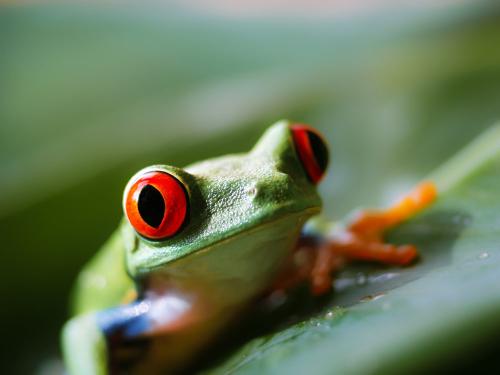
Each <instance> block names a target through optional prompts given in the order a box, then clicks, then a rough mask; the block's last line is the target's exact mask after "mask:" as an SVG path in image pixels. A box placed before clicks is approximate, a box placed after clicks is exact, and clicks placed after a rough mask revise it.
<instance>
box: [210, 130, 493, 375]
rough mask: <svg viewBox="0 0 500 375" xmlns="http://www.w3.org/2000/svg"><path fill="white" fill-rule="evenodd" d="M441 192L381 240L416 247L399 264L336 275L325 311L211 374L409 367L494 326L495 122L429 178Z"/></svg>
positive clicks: (450, 352)
mask: <svg viewBox="0 0 500 375" xmlns="http://www.w3.org/2000/svg"><path fill="white" fill-rule="evenodd" d="M433 179H434V181H436V183H437V184H438V186H440V188H441V190H442V191H443V192H442V194H441V195H440V197H439V199H438V201H437V202H436V203H435V204H434V205H433V206H432V207H431V208H430V209H429V210H427V211H426V212H425V213H423V214H421V215H419V216H418V217H416V218H414V219H412V220H410V221H409V222H407V223H406V224H404V225H403V226H401V227H400V228H398V229H397V230H395V231H394V232H393V233H391V235H390V238H391V239H392V240H395V241H397V242H399V243H416V244H417V245H418V246H419V248H420V250H421V259H420V261H419V262H418V263H417V264H416V265H415V266H412V267H408V268H404V269H395V268H389V269H382V270H381V269H380V267H376V266H372V267H368V268H367V267H364V268H360V269H358V271H359V272H361V271H360V270H361V269H362V270H363V271H362V273H359V272H353V270H350V271H345V272H343V273H342V274H340V275H339V277H338V279H337V281H336V291H335V293H333V295H332V296H331V297H330V301H329V302H328V303H327V307H326V308H325V309H324V310H322V311H321V312H320V313H318V314H316V315H315V316H313V317H312V318H309V319H308V320H306V321H302V322H300V323H298V324H295V325H293V326H291V327H289V328H286V329H284V330H282V331H280V332H278V333H275V334H271V335H268V336H265V337H261V338H257V339H255V340H253V341H252V342H250V343H249V344H247V345H245V346H244V347H243V348H242V349H241V350H239V351H238V352H237V353H236V354H234V355H233V356H232V357H231V358H229V359H228V360H227V361H226V362H225V363H224V364H222V365H220V366H219V367H218V368H215V369H213V371H212V373H215V374H218V373H232V372H234V371H237V372H238V373H249V374H253V373H255V374H257V373H263V372H264V373H276V374H292V373H293V374H305V373H307V374H373V373H377V374H388V373H407V372H418V371H421V370H423V369H425V368H428V367H429V366H434V365H436V363H440V362H444V361H446V360H450V359H452V358H454V356H455V357H456V356H457V353H460V351H464V350H465V349H467V350H469V351H470V350H471V349H472V348H474V346H476V345H478V344H479V343H480V342H481V338H482V337H484V336H485V335H486V336H487V335H488V334H491V332H495V331H498V329H499V328H500V319H498V316H499V315H500V287H499V285H500V271H499V270H500V246H499V244H500V240H499V239H500V214H499V213H500V194H499V186H500V125H498V126H495V127H493V128H491V129H490V130H489V131H487V132H486V133H485V134H483V135H482V136H480V137H479V138H478V139H477V140H476V141H475V142H473V143H472V144H471V145H470V146H469V147H467V148H466V149H465V150H463V151H462V152H461V153H459V154H458V155H457V156H456V157H454V158H453V159H452V160H450V161H449V162H448V163H446V164H445V165H444V166H443V167H442V168H441V169H439V170H438V171H437V172H436V173H435V174H434V175H433Z"/></svg>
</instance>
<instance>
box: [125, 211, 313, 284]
mask: <svg viewBox="0 0 500 375" xmlns="http://www.w3.org/2000/svg"><path fill="white" fill-rule="evenodd" d="M319 212H320V207H310V208H307V209H305V210H302V211H300V212H290V213H287V214H286V215H284V216H281V217H280V218H278V219H276V218H274V219H271V220H258V221H257V220H256V221H253V222H251V223H249V224H247V225H239V226H238V227H237V228H234V229H232V230H231V229H230V230H228V229H227V228H225V231H224V232H222V231H221V232H219V233H217V232H216V233H212V234H211V235H209V236H207V237H205V238H202V239H199V238H198V239H197V240H196V241H194V240H191V241H189V237H188V238H186V239H185V240H183V241H182V242H181V243H180V244H178V245H177V246H166V247H161V246H158V245H157V246H151V244H149V243H147V242H139V241H135V244H136V245H138V246H137V247H136V248H135V249H134V250H132V251H131V252H127V255H128V262H127V263H128V265H129V272H131V274H133V275H137V276H140V275H144V276H146V275H149V274H150V273H151V272H156V271H158V270H161V269H162V268H165V269H167V268H171V267H172V266H174V265H176V264H177V263H187V260H188V259H198V258H208V255H211V254H214V255H216V256H215V257H213V258H217V257H220V256H221V254H220V253H221V252H220V251H219V250H220V249H228V248H230V249H231V250H230V252H231V253H233V254H232V255H231V256H230V258H233V257H248V258H247V260H248V259H250V258H251V257H252V254H251V250H252V249H255V246H253V245H252V243H259V244H260V246H262V247H265V248H268V249H269V252H271V251H272V246H275V247H279V246H280V243H284V244H285V245H286V247H288V248H290V247H293V246H294V244H295V242H296V240H297V238H298V236H299V235H300V231H301V229H302V227H303V226H304V224H305V222H306V221H307V220H308V219H309V218H310V217H311V216H313V215H316V214H318V213H319ZM255 222H257V224H255ZM134 236H135V234H134ZM245 246H246V247H245ZM210 258H212V257H210ZM221 260H222V258H219V259H214V262H215V263H217V262H219V263H220V261H221ZM228 261H229V259H228ZM231 262H232V261H231ZM226 266H228V267H231V265H230V264H226ZM215 268H217V267H215Z"/></svg>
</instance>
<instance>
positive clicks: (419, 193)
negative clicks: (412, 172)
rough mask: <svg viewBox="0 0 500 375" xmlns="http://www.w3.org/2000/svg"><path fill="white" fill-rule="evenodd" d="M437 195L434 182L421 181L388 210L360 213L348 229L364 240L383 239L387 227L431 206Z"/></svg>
mask: <svg viewBox="0 0 500 375" xmlns="http://www.w3.org/2000/svg"><path fill="white" fill-rule="evenodd" d="M436 196H437V189H436V186H435V185H434V184H433V183H432V182H424V183H421V184H420V185H417V186H416V187H415V188H414V189H413V190H412V191H411V192H410V193H409V194H407V195H406V196H404V197H403V198H402V199H401V200H400V201H398V202H397V203H396V204H394V205H393V206H392V207H389V208H388V209H386V210H381V211H362V212H360V213H358V215H357V216H356V217H355V219H354V220H353V221H352V222H351V223H350V224H349V226H348V227H347V231H348V232H351V233H353V234H355V235H357V236H358V237H360V238H362V239H364V240H373V241H382V236H383V234H384V232H385V231H386V230H387V229H390V228H392V227H394V226H396V225H398V224H400V223H401V222H403V221H405V220H407V219H408V218H410V217H411V216H413V215H415V214H416V213H418V212H419V211H421V210H423V209H424V208H426V207H427V206H429V205H430V204H431V203H432V202H434V200H435V199H436Z"/></svg>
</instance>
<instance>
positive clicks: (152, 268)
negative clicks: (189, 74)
mask: <svg viewBox="0 0 500 375" xmlns="http://www.w3.org/2000/svg"><path fill="white" fill-rule="evenodd" d="M148 169H153V170H164V171H167V172H168V173H170V174H173V175H175V176H176V177H177V178H178V179H179V180H180V181H182V182H183V183H184V185H185V186H186V188H187V190H188V194H189V197H190V207H189V219H188V222H187V223H186V225H185V227H184V228H183V229H182V230H181V231H180V232H179V233H178V234H177V235H175V236H174V237H172V238H169V239H166V240H163V241H151V240H147V239H145V238H143V237H141V236H139V235H138V234H137V233H136V232H135V231H134V229H133V228H132V227H131V226H130V224H129V223H128V222H127V221H126V220H123V222H122V224H121V226H120V228H119V230H118V231H117V232H115V233H114V234H113V235H112V237H111V238H110V240H109V241H108V242H107V243H106V244H105V245H104V247H103V248H102V249H101V250H100V252H99V253H98V254H97V255H96V257H95V258H94V259H93V260H92V261H91V262H90V263H89V264H88V265H87V266H86V267H85V268H84V270H83V271H82V272H81V274H80V276H79V278H78V280H77V283H76V288H75V294H74V314H75V316H76V317H75V318H73V319H72V320H71V321H70V323H68V324H67V325H66V327H65V329H64V331H63V349H64V353H65V360H66V363H67V365H68V368H69V371H70V372H71V373H82V374H83V373H91V372H92V371H94V372H95V373H105V372H106V364H105V363H104V362H105V361H106V359H105V358H106V355H105V354H103V351H104V352H105V346H106V345H105V342H104V339H103V337H102V335H101V336H100V335H99V333H98V332H97V331H96V329H95V328H89V327H90V326H92V323H91V322H92V316H93V314H94V312H96V311H99V310H102V309H106V308H109V307H113V306H117V305H119V304H120V303H121V301H122V299H123V296H124V294H125V293H126V292H127V291H128V290H130V289H131V288H133V287H134V285H139V284H140V280H144V279H146V278H148V277H151V276H152V275H159V276H160V277H164V278H166V279H168V280H170V281H169V282H170V283H174V284H175V285H176V286H179V288H183V289H189V290H197V285H203V288H204V290H209V291H210V301H211V303H212V304H214V305H217V308H218V309H219V310H222V309H224V310H226V311H227V310H230V309H234V311H238V309H239V308H240V307H241V306H242V305H243V304H244V303H245V302H248V301H249V300H251V298H252V297H254V296H255V295H256V294H257V293H259V292H261V291H262V290H263V289H264V288H266V286H268V284H269V282H270V281H271V280H272V279H273V277H274V276H275V274H276V272H277V270H278V268H279V266H280V265H281V264H282V262H283V260H284V258H285V257H286V256H287V254H289V252H290V251H291V250H292V249H293V246H294V244H295V243H296V240H297V238H298V236H299V234H300V230H301V228H302V226H303V225H304V223H305V221H306V220H307V219H308V218H309V217H310V216H311V215H314V214H316V213H318V212H319V210H320V206H321V201H320V198H319V196H318V194H317V191H316V188H315V186H314V185H313V184H311V182H310V181H309V180H308V178H307V176H306V174H305V172H304V170H303V168H302V165H301V163H300V160H299V159H298V156H297V154H296V151H295V148H294V144H293V140H292V135H291V131H290V128H289V123H288V122H287V121H281V122H279V123H276V124H274V125H273V126H271V127H270V128H269V129H268V130H267V131H266V132H265V134H264V135H263V136H262V137H261V139H260V140H259V141H258V143H257V144H256V145H255V147H254V148H253V149H252V150H251V151H250V152H249V153H246V154H239V155H228V156H224V157H220V158H216V159H211V160H206V161H202V162H199V163H196V164H193V165H190V166H188V167H186V168H184V169H180V168H174V167H170V166H164V165H156V166H152V167H149V168H146V170H148ZM144 171H145V170H143V171H141V172H139V173H144ZM131 181H133V178H132V180H131ZM214 311H215V310H214ZM89 322H90V323H89ZM103 346H104V349H103ZM96 348H98V349H96ZM99 348H100V349H99ZM85 361H91V362H92V363H93V364H92V365H90V366H89V365H86V367H85V370H84V371H82V370H80V368H79V367H81V363H82V362H85Z"/></svg>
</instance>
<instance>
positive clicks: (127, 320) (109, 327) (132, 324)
mask: <svg viewBox="0 0 500 375" xmlns="http://www.w3.org/2000/svg"><path fill="white" fill-rule="evenodd" d="M148 311H149V303H148V302H145V301H136V302H133V303H131V304H128V305H125V306H119V307H113V308H111V309H108V310H104V311H101V312H99V313H97V325H98V326H99V327H100V328H101V330H102V331H103V333H104V334H105V335H106V336H108V337H109V336H112V335H115V334H120V335H122V336H123V337H125V338H134V337H137V336H139V335H141V334H142V333H144V332H146V331H148V330H150V329H151V327H152V324H151V321H150V319H149V317H148Z"/></svg>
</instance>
